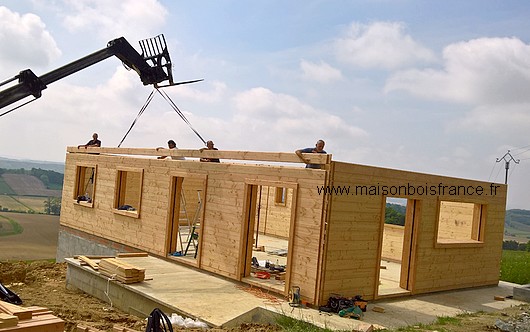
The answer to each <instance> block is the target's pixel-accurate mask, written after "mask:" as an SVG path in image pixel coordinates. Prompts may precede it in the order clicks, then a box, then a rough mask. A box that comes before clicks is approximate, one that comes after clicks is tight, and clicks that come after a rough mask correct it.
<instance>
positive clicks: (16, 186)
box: [2, 174, 61, 197]
mask: <svg viewBox="0 0 530 332" xmlns="http://www.w3.org/2000/svg"><path fill="white" fill-rule="evenodd" d="M2 178H3V179H4V181H5V182H6V183H7V185H8V186H9V187H11V189H13V191H14V192H15V193H17V195H20V196H44V197H48V196H49V197H60V196H61V191H60V190H52V189H46V186H45V185H44V183H42V181H41V180H39V179H38V178H36V177H35V176H33V175H26V174H3V175H2Z"/></svg>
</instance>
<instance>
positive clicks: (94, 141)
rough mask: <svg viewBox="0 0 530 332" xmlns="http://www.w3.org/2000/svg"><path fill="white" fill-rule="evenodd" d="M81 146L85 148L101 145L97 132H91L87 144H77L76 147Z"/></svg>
mask: <svg viewBox="0 0 530 332" xmlns="http://www.w3.org/2000/svg"><path fill="white" fill-rule="evenodd" d="M81 147H84V148H85V149H86V148H88V147H98V148H99V147H101V141H100V140H99V139H98V134H97V133H93V134H92V139H91V140H90V141H88V143H87V144H85V145H78V146H77V148H81Z"/></svg>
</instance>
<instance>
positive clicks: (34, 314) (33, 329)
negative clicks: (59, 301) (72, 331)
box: [0, 301, 64, 332]
mask: <svg viewBox="0 0 530 332" xmlns="http://www.w3.org/2000/svg"><path fill="white" fill-rule="evenodd" d="M11 331H13V332H63V331H64V321H63V320H62V319H60V318H58V317H56V316H54V315H53V314H52V312H51V311H50V310H48V309H47V308H44V307H35V306H33V307H21V306H18V305H14V304H11V303H7V302H3V301H0V332H11Z"/></svg>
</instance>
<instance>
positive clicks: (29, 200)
mask: <svg viewBox="0 0 530 332" xmlns="http://www.w3.org/2000/svg"><path fill="white" fill-rule="evenodd" d="M45 200H46V197H35V196H10V195H0V206H1V207H3V208H7V209H9V210H12V211H28V210H33V211H35V212H36V213H44V201H45Z"/></svg>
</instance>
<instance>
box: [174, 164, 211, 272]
mask: <svg viewBox="0 0 530 332" xmlns="http://www.w3.org/2000/svg"><path fill="white" fill-rule="evenodd" d="M205 191H206V176H202V175H195V174H193V175H192V174H185V175H182V176H172V177H171V185H170V206H169V216H168V232H167V238H166V248H167V254H168V257H171V258H174V259H178V260H180V261H183V262H189V263H193V264H195V265H197V262H198V258H199V256H200V247H201V232H202V226H203V222H202V221H203V215H204V203H205Z"/></svg>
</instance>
